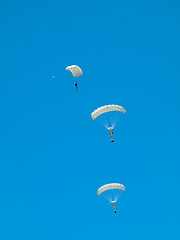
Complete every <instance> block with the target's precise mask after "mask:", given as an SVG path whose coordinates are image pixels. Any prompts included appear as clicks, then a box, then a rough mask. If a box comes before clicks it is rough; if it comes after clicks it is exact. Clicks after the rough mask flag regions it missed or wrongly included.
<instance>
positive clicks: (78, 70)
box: [66, 65, 83, 77]
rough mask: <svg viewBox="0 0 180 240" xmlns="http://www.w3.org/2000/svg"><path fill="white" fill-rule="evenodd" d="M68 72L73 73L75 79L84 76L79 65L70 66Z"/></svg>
mask: <svg viewBox="0 0 180 240" xmlns="http://www.w3.org/2000/svg"><path fill="white" fill-rule="evenodd" d="M66 70H69V71H71V73H72V75H73V77H79V76H81V75H83V72H82V70H81V68H80V67H78V66H77V65H72V66H69V67H67V68H66Z"/></svg>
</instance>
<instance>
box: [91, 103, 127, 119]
mask: <svg viewBox="0 0 180 240" xmlns="http://www.w3.org/2000/svg"><path fill="white" fill-rule="evenodd" d="M112 111H119V112H123V113H126V110H125V109H124V108H123V107H121V106H118V105H114V104H113V105H105V106H102V107H100V108H98V109H96V110H95V111H94V112H92V113H91V117H92V119H93V120H95V119H96V118H97V117H99V116H100V115H101V114H103V113H107V112H112Z"/></svg>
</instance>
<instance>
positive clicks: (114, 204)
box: [111, 201, 117, 213]
mask: <svg viewBox="0 0 180 240" xmlns="http://www.w3.org/2000/svg"><path fill="white" fill-rule="evenodd" d="M111 203H112V206H113V209H114V213H116V211H117V208H116V201H111Z"/></svg>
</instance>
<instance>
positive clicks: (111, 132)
mask: <svg viewBox="0 0 180 240" xmlns="http://www.w3.org/2000/svg"><path fill="white" fill-rule="evenodd" d="M109 133H110V135H111V142H114V140H113V130H109Z"/></svg>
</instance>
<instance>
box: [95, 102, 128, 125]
mask: <svg viewBox="0 0 180 240" xmlns="http://www.w3.org/2000/svg"><path fill="white" fill-rule="evenodd" d="M118 112H123V113H126V110H125V109H124V108H123V107H121V106H119V105H115V104H112V105H105V106H102V107H99V108H97V109H96V110H95V111H94V112H92V113H91V117H92V119H93V120H95V119H96V118H98V120H99V122H100V123H101V124H102V125H104V126H105V127H106V128H109V127H111V126H112V127H115V125H116V122H117V121H118Z"/></svg>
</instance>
